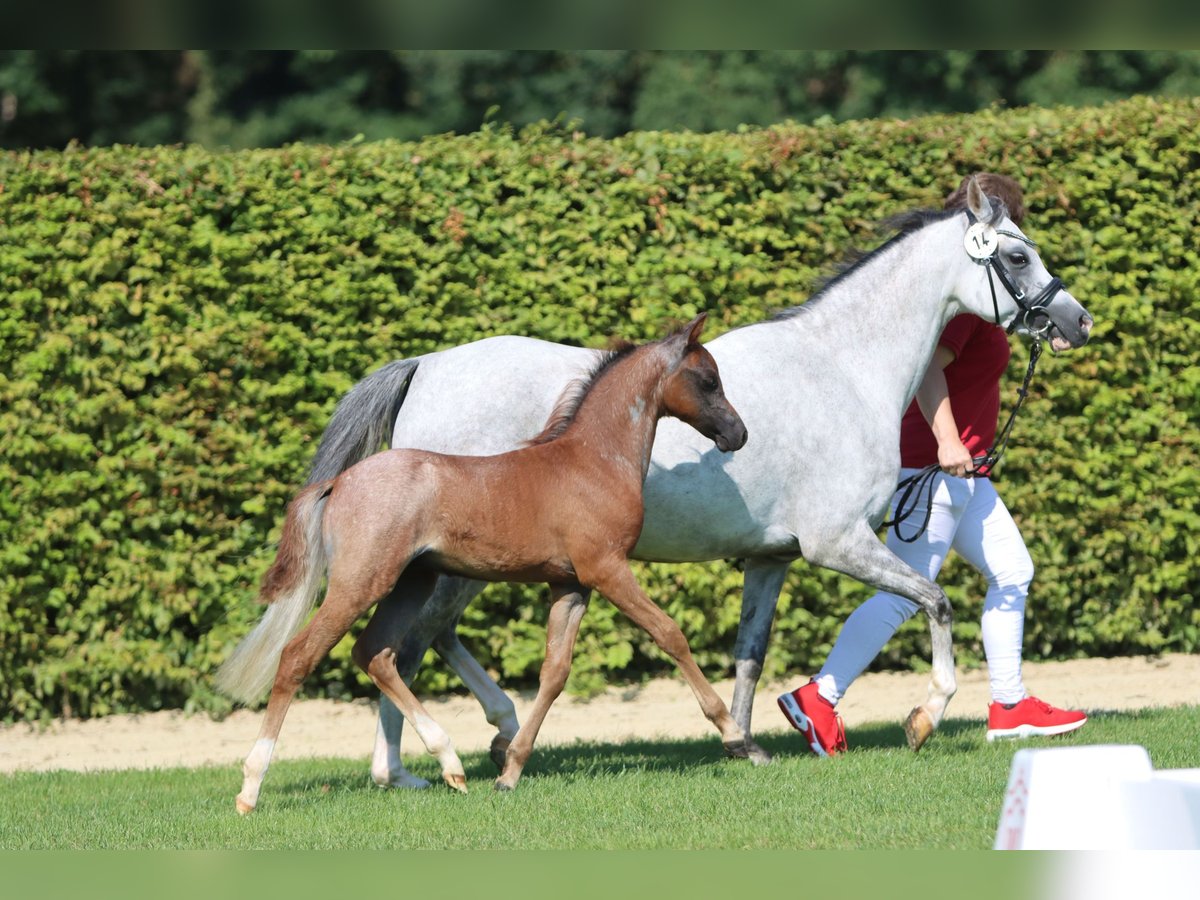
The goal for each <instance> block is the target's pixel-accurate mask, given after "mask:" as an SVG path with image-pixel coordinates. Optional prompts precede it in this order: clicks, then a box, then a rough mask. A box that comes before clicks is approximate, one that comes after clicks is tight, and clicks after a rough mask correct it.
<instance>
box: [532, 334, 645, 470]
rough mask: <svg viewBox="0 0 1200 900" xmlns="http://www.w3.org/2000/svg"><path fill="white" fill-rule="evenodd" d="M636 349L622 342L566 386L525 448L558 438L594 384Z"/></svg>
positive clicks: (568, 425)
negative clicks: (547, 417)
mask: <svg viewBox="0 0 1200 900" xmlns="http://www.w3.org/2000/svg"><path fill="white" fill-rule="evenodd" d="M637 348H638V345H637V344H630V343H626V342H624V341H622V342H621V343H620V344H619V345H618V346H617V347H616V349H614V350H610V351H608V352H607V353H605V354H604V355H603V356H602V357H600V361H599V362H597V363H596V365H595V366H594V367H593V368H592V370H591V371H590V372H589V373H588V374H586V375H584V376H583V377H581V378H576V379H575V380H574V381H572V382H571V383H570V384H568V385H567V387H566V390H564V391H563V392H562V395H561V396H560V397H559V398H558V401H557V402H556V403H555V404H554V409H553V410H552V411H551V413H550V418H549V419H547V420H546V425H545V427H544V428H543V429H542V430H541V433H540V434H538V435H537V436H536V437H534V438H531V439H530V440H528V441H526V442H525V446H526V447H533V446H535V445H537V444H548V443H550V441H552V440H554V439H555V438H557V437H560V436H561V435H562V433H563V432H564V431H566V430H567V429H568V428H569V427H570V426H571V423H572V422H574V421H575V414H576V413H578V412H579V407H580V406H581V405H582V404H583V400H584V398H585V397H587V395H588V393H589V392H590V391H591V390H592V388H593V387H595V386H596V382H598V381H599V380H600V379H601V377H602V376H603V375H604V374H605V373H606V372H607V371H608V370H609V369H611V368H612V367H613V366H614V365H616V364H617V363H618V362H619V361H620V360H622V359H624V358H625V357H627V356H629V354H631V353H632V352H633V351H634V350H636V349H637Z"/></svg>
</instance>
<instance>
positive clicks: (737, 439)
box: [712, 419, 749, 453]
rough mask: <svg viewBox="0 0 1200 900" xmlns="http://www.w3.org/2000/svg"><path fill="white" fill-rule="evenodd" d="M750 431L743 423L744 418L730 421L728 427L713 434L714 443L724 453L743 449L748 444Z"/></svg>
mask: <svg viewBox="0 0 1200 900" xmlns="http://www.w3.org/2000/svg"><path fill="white" fill-rule="evenodd" d="M748 437H749V433H748V432H747V431H746V426H745V425H743V424H742V420H741V419H738V420H737V421H735V422H733V423H730V426H729V427H727V428H722V429H721V430H720V431H718V432H717V433H716V434H714V435H713V438H712V440H713V443H714V444H716V445H717V449H718V450H720V451H721V452H722V453H732V452H733V451H734V450H741V449H742V448H743V447H745V446H746V439H747V438H748Z"/></svg>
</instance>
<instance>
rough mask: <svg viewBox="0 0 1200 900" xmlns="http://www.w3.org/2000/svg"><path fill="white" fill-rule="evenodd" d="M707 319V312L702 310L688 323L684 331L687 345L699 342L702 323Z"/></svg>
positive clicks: (702, 328) (702, 329)
mask: <svg viewBox="0 0 1200 900" xmlns="http://www.w3.org/2000/svg"><path fill="white" fill-rule="evenodd" d="M706 321H708V313H706V312H702V313H700V315H698V316H696V318H694V319H692V321H691V322H689V323H688V326H687V328H685V329H684V332H685V333H686V334H687V342H688V346H689V347H690V346H692V345H693V344H698V343H700V333H701V332H702V331H704V323H705V322H706Z"/></svg>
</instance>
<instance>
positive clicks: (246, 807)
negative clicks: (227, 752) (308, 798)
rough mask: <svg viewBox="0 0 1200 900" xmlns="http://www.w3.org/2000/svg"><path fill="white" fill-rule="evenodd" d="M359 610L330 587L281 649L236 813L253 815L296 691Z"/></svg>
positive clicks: (345, 595)
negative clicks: (301, 629) (314, 609)
mask: <svg viewBox="0 0 1200 900" xmlns="http://www.w3.org/2000/svg"><path fill="white" fill-rule="evenodd" d="M362 610H363V607H362V606H360V605H358V604H357V603H355V602H353V594H348V593H346V592H344V591H342V590H340V589H339V588H338V587H337V586H336V585H332V584H331V586H330V588H329V590H328V591H327V592H326V594H325V599H324V601H323V602H322V603H321V606H320V607H319V608H318V609H317V613H316V615H315V616H313V618H312V621H311V622H309V623H308V625H307V626H306V627H305V628H304V630H303V631H301V632H300V633H299V634H297V635H296V636H295V637H294V638H292V640H291V641H290V642H289V643H288V644H287V646H286V647H284V648H283V653H282V654H280V657H279V668H278V669H276V671H275V683H274V685H273V686H272V687H271V698H270V700H268V701H267V712H266V715H265V716H264V717H263V724H262V728H261V729H260V731H259V734H258V740H257V741H255V743H254V748H253V749H252V750H251V751H250V755H249V756H247V757H246V762H245V764H244V765H243V766H242V790H241V792H240V793H239V794H238V795H237V801H236V802H237V811H238V812H239V813H241V814H242V815H246V814H247V813H249V812H252V811H253V810H254V808H255V807H256V806H257V805H258V793H259V790H260V789H261V788H262V782H263V778H264V777H266V774H267V769H268V767H269V766H270V764H271V756H272V754H273V753H274V752H275V742H276V740H278V738H279V730H280V728H282V727H283V719H284V716H286V715H287V710H288V706H290V705H291V702H292V698H293V697H294V696H295V695H296V691H297V690H299V688H300V685H301V683H302V682H303V681H304V679H305V678H307V677H308V675H309V673H311V672H312V670H313V669H314V668H315V667H316V665H317V663H318V662H320V661H321V659H322V658H324V656H325V654H326V653H328V652H329V651H330V650H331V649H333V645H334V644H336V643H337V642H338V641H339V640H341V638H342V635H344V634H345V633H346V632H347V631H349V630H350V626H351V625H353V624H354V620H355V619H356V618H358V616H359V614H360V613H361V612H362Z"/></svg>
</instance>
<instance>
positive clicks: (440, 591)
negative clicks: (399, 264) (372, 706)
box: [371, 572, 516, 788]
mask: <svg viewBox="0 0 1200 900" xmlns="http://www.w3.org/2000/svg"><path fill="white" fill-rule="evenodd" d="M408 575H409V573H407V572H406V573H405V575H403V576H401V578H400V580H399V581H398V582H397V583H396V587H395V588H393V590H392V595H393V596H395V595H400V594H403V593H405V592H411V587H410V582H409V578H408ZM482 587H483V582H481V581H469V580H467V579H464V578H456V577H453V576H448V575H443V576H441V577H439V578H438V580H437V586H436V587H435V588H434V589H433V594H432V595H430V597H429V599H428V600H427V601H425V604H424V606H422V607H421V611H420V613H419V614H418V615H417V617H416V620H415V621H414V622H413V623H412V625H411V626H410V627H409V628H408V629H407V632H406V633H405V634H403V635H396V636H394V637H393V638H392V639H391V640H390V641H389V643H390V644H391V646H393V647H394V648H395V650H396V669H397V671H399V673H400V677H401V678H402V679H404V682H405V684H410V683H411V682H412V680H413V678H414V677H415V676H416V674H417V670H418V669H419V668H420V667H421V662H422V661H423V659H424V658H425V651H426V650H427V649H429V646H430V644H431V643H433V640H434V638H435V637H436V636H437V635H438V634H439V632H445V631H446V630H448V629H449V630H451V631H452V630H453V629H454V628H455V627H456V625H457V623H458V620H459V617H460V616H461V615H462V612H463V610H464V609H465V608H466V606H467V604H468V603H470V602H471V600H472V599H473V598H474V597H475V596H476V595H477V594H478V593H479V591H480V589H481V588H482ZM421 590H422V591H424V590H425V587H424V586H422V587H421ZM390 601H391V598H390V597H389V600H388V601H387V602H390ZM463 652H464V653H465V652H466V651H465V650H464V651H463ZM473 661H474V660H472V662H473ZM450 666H451V668H453V669H454V670H455V672H458V671H459V670H458V667H457V666H456V665H455V664H454V662H451V663H450ZM459 677H462V675H461V673H460V675H459ZM463 681H464V683H466V684H467V686H468V688H471V689H472V690H474V688H473V687H472V685H471V682H470V681H468V680H467V678H463ZM493 686H494V685H493ZM496 690H497V691H499V688H496ZM510 706H511V703H510ZM489 721H491V719H490V718H489ZM403 732H404V715H403V714H402V713H401V712H400V710H398V709H396V704H394V703H393V702H392V701H391V700H389V699H388V697H387V695H386V694H383V693H381V694H380V695H379V722H378V724H377V725H376V728H375V749H374V752H373V753H372V756H371V778H372V780H373V781H374V782H375V783H376V784H377V785H379V786H380V787H400V788H425V787H429V782H428V781H426V780H425V779H424V778H418V777H417V776H416V775H413V774H412V773H410V772H409V771H408V770H407V769H406V768H404V764H403V762H402V761H401V758H400V738H401V736H402V734H403ZM515 732H516V727H515V725H514V726H513V733H515Z"/></svg>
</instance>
